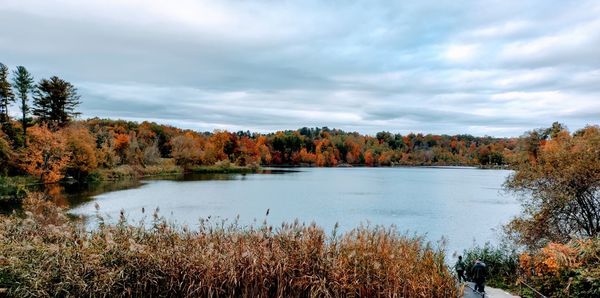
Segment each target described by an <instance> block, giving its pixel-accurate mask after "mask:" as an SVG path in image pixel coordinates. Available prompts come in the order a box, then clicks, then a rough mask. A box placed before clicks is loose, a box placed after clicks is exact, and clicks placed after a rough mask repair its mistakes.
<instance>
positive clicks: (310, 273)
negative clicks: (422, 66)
mask: <svg viewBox="0 0 600 298" xmlns="http://www.w3.org/2000/svg"><path fill="white" fill-rule="evenodd" d="M24 207H25V210H26V212H25V217H18V216H16V215H11V216H9V217H4V218H1V219H2V220H0V262H1V263H2V266H1V267H0V268H1V269H0V283H2V284H0V287H8V289H9V290H8V291H9V295H14V296H86V297H87V296H111V297H112V296H167V295H168V296H177V297H180V296H184V297H185V296H194V297H197V296H261V297H267V296H269V297H273V296H276V297H283V296H286V297H287V296H304V297H309V296H310V297H313V296H335V297H340V296H401V297H457V296H458V294H459V293H458V289H457V287H456V284H455V280H454V279H453V277H452V275H451V274H450V272H449V271H448V269H447V267H446V265H445V263H444V253H443V251H442V250H435V249H432V248H431V247H430V246H429V245H428V244H426V243H424V241H423V239H422V238H418V237H407V236H403V235H401V234H399V233H398V232H396V230H395V229H384V228H381V227H374V228H372V227H359V228H356V229H354V230H352V231H350V232H348V233H345V234H343V235H342V236H336V233H335V232H334V233H333V236H332V237H326V236H325V233H324V231H323V230H322V229H320V228H319V227H317V226H316V225H314V224H311V225H308V226H307V225H304V224H299V223H297V222H295V223H293V224H283V225H281V227H279V228H276V229H273V228H272V227H271V226H268V225H266V224H264V225H262V226H259V227H253V226H250V227H245V228H242V227H240V226H238V225H237V224H236V223H235V222H234V223H232V224H230V225H226V224H224V223H222V222H219V223H211V222H210V221H206V220H205V221H201V222H200V226H199V228H198V230H197V231H189V230H188V229H187V228H186V227H175V226H172V225H169V224H167V223H166V222H165V221H164V220H161V219H160V218H159V216H158V214H156V213H155V215H154V220H153V221H152V225H151V226H150V225H144V224H141V225H139V226H132V225H129V224H127V222H126V220H125V217H124V215H123V216H122V218H121V220H120V221H119V223H118V224H117V225H114V226H111V225H104V224H103V221H102V219H101V217H99V220H100V224H99V227H98V228H97V229H96V230H93V231H91V232H86V231H85V230H84V229H83V227H82V226H81V225H79V224H77V223H74V222H72V221H70V220H68V218H67V216H66V215H65V213H64V212H63V211H62V210H61V209H59V208H58V207H56V206H54V205H53V204H52V203H50V202H46V201H44V200H42V199H40V198H39V196H37V195H34V196H31V197H30V198H28V199H27V200H26V203H25V204H24Z"/></svg>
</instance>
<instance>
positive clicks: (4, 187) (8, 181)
mask: <svg viewBox="0 0 600 298" xmlns="http://www.w3.org/2000/svg"><path fill="white" fill-rule="evenodd" d="M26 195H27V188H26V187H25V185H24V184H23V183H19V182H18V181H17V179H15V178H10V177H4V176H0V204H14V203H19V202H21V200H22V199H23V198H25V196H26Z"/></svg>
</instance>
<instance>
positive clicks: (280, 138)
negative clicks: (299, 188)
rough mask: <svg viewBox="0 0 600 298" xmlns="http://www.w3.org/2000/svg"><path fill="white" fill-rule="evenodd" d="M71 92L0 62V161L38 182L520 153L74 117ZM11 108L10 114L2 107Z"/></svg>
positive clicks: (498, 160) (385, 135)
mask: <svg viewBox="0 0 600 298" xmlns="http://www.w3.org/2000/svg"><path fill="white" fill-rule="evenodd" d="M81 101H82V99H81V97H80V95H79V94H78V92H77V89H76V88H75V87H74V86H73V85H72V84H71V83H69V82H67V81H65V80H63V79H61V78H59V77H56V76H54V77H51V78H50V79H41V80H39V82H37V83H35V81H34V79H33V76H32V74H30V73H29V71H28V70H27V69H26V68H25V67H23V66H18V67H17V68H16V69H15V70H14V71H13V72H12V74H11V73H10V70H9V69H8V67H7V66H5V65H4V64H0V102H1V105H0V165H1V166H2V168H1V170H0V171H1V173H0V174H3V175H8V176H23V175H26V176H31V177H33V178H35V179H37V180H39V181H41V182H45V183H48V182H50V183H51V182H57V181H60V180H62V179H64V178H65V177H69V178H72V179H76V180H79V181H85V180H86V179H88V178H90V177H91V178H94V179H97V178H99V177H100V178H107V176H108V177H115V176H116V177H119V175H126V176H131V175H134V176H135V175H145V174H157V173H163V172H173V171H175V172H181V171H193V170H194V169H200V168H202V167H206V166H213V165H215V164H217V165H220V166H223V165H226V166H237V167H247V168H258V167H260V166H317V167H334V166H399V165H403V166H422V165H443V166H447V165H463V166H503V165H507V164H510V163H511V161H512V160H514V159H515V158H516V156H518V155H519V154H522V153H523V152H524V148H525V147H524V144H523V142H522V140H521V139H519V138H493V137H487V136H485V137H474V136H471V135H454V136H450V135H433V134H422V133H409V134H406V135H401V134H398V133H391V132H387V131H382V132H378V133H377V134H375V135H374V136H371V135H362V134H360V133H357V132H345V131H342V130H339V129H330V128H327V127H321V128H319V127H315V128H307V127H303V128H300V129H297V130H286V131H277V132H273V133H266V134H261V133H252V132H249V131H238V132H228V131H220V130H215V131H213V132H197V131H193V130H185V129H180V128H176V127H173V126H168V125H163V124H157V123H152V122H142V123H137V122H131V121H125V120H110V119H99V118H92V119H86V120H81V119H78V116H79V115H80V114H79V112H78V111H77V108H78V106H79V105H80V104H81ZM11 108H13V109H15V110H17V109H18V110H19V113H18V116H16V115H17V114H15V116H11V113H9V110H10V109H11Z"/></svg>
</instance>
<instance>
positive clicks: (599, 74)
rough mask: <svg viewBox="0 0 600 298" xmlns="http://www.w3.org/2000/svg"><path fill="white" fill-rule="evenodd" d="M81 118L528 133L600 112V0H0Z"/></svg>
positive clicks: (5, 57) (25, 47)
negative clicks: (64, 84) (73, 93)
mask: <svg viewBox="0 0 600 298" xmlns="http://www.w3.org/2000/svg"><path fill="white" fill-rule="evenodd" d="M0 2H1V4H0V62H3V63H5V64H7V65H8V66H9V67H11V68H12V67H14V66H16V65H24V66H26V67H28V69H29V70H30V71H31V72H32V73H33V74H34V75H35V77H36V79H39V78H43V77H49V76H51V75H58V76H60V77H63V78H64V79H66V80H68V81H71V82H72V83H73V84H74V85H76V87H78V89H79V91H80V93H81V95H82V100H83V104H82V106H81V111H82V112H83V116H84V117H86V118H87V117H94V116H98V117H110V118H122V119H129V120H138V121H141V120H152V121H157V122H160V123H167V124H172V125H175V126H178V127H183V128H192V129H197V130H202V131H204V130H208V131H212V130H214V129H229V130H240V129H243V130H247V129H248V130H251V131H261V132H267V131H274V130H281V129H296V128H299V127H302V126H312V127H314V126H319V127H320V126H329V127H336V128H342V129H345V130H351V131H359V132H362V133H369V134H373V133H374V132H377V131H381V130H389V131H392V132H400V133H408V132H411V131H414V132H428V133H448V134H454V133H470V134H474V135H492V136H517V135H520V134H522V133H523V132H524V131H525V130H529V129H532V128H537V127H542V126H549V125H550V124H551V123H552V122H553V121H560V122H563V123H565V124H567V126H568V127H569V128H571V129H577V128H580V127H583V126H585V125H586V124H598V123H600V17H599V16H600V1H563V0H561V1H552V0H541V1H506V0H500V1H376V0H368V1H311V0H299V1H283V0H265V1H239V0H231V1H229V0H220V1H200V0H164V1H161V0H129V1H124V0H86V1H82V0H64V1H58V0H55V1H48V0H1V1H0Z"/></svg>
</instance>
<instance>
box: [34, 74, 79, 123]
mask: <svg viewBox="0 0 600 298" xmlns="http://www.w3.org/2000/svg"><path fill="white" fill-rule="evenodd" d="M79 98H80V97H79V95H78V94H77V89H76V88H75V87H74V86H73V85H72V84H71V83H69V82H67V81H65V80H63V79H60V78H59V77H57V76H53V77H51V78H50V79H42V80H40V82H39V83H38V85H37V89H36V91H35V96H34V102H33V105H34V109H33V114H34V115H36V116H38V117H39V119H40V120H41V121H44V122H47V123H50V124H53V125H59V126H61V125H64V124H65V123H68V122H69V121H71V119H73V118H74V117H76V116H77V115H79V114H80V113H77V112H75V107H77V106H78V105H79V103H80V102H79Z"/></svg>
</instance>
